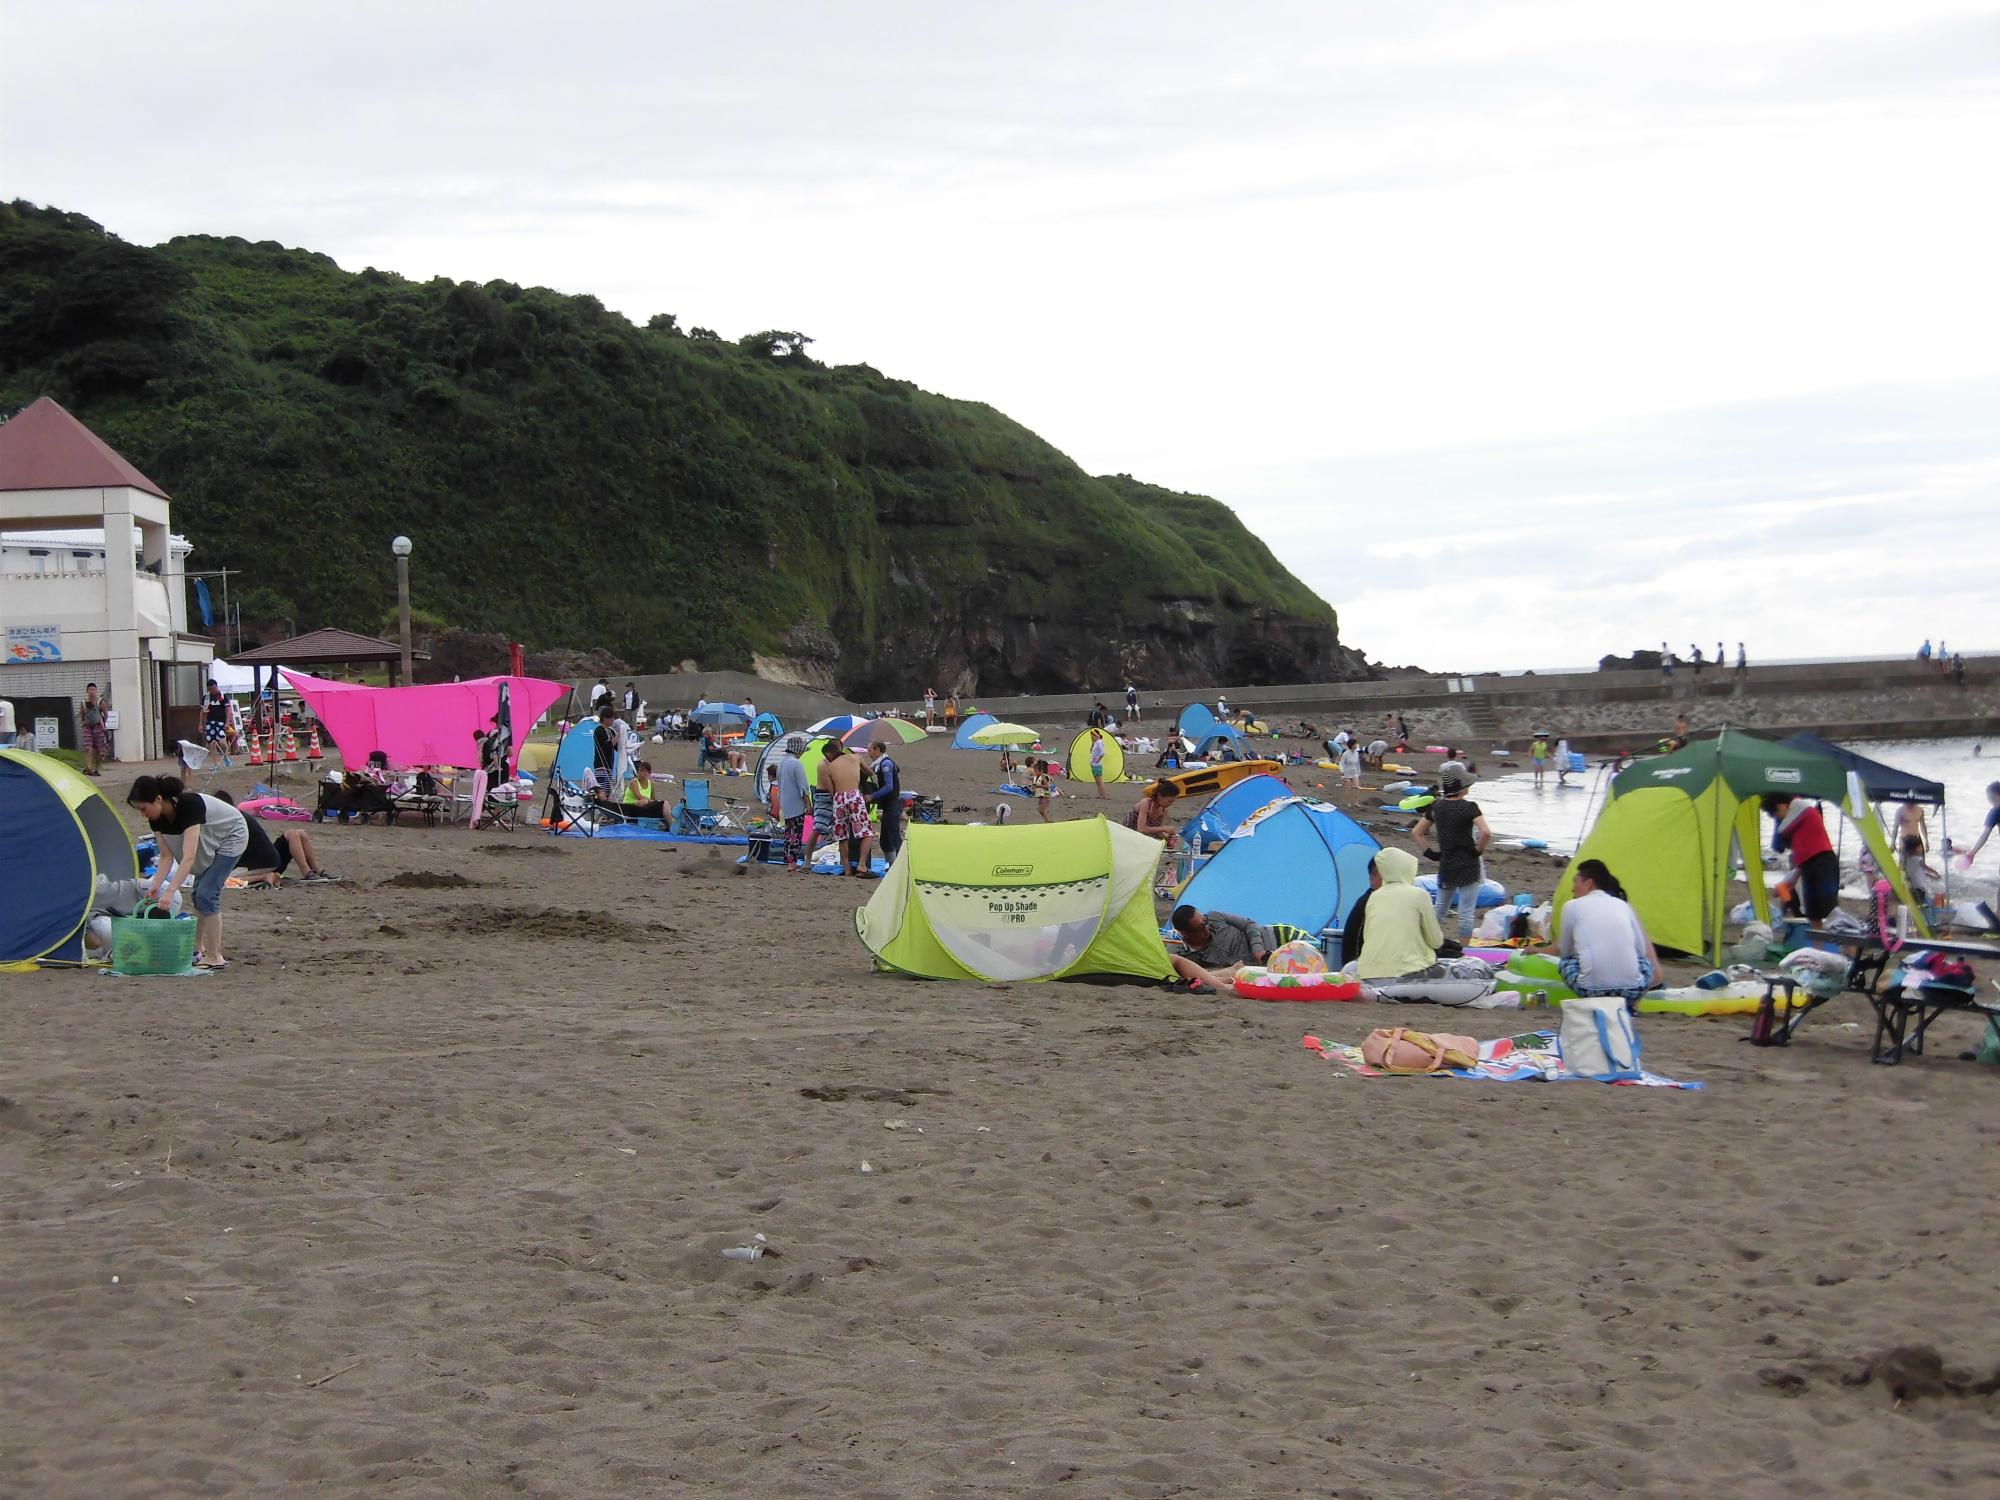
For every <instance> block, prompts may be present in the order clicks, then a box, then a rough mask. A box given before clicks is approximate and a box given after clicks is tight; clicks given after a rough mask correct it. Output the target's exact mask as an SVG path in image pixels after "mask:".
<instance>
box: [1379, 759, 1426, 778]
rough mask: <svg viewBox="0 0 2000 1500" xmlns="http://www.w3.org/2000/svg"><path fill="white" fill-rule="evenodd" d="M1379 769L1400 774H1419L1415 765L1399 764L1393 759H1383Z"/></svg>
mask: <svg viewBox="0 0 2000 1500" xmlns="http://www.w3.org/2000/svg"><path fill="white" fill-rule="evenodd" d="M1378 769H1380V770H1384V771H1392V772H1394V773H1395V774H1396V775H1398V776H1414V775H1416V774H1417V768H1416V767H1415V766H1399V765H1397V764H1396V763H1395V762H1394V761H1393V760H1385V761H1383V762H1382V764H1381V766H1380V767H1379V768H1378Z"/></svg>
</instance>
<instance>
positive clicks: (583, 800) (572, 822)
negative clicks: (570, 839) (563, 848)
mask: <svg viewBox="0 0 2000 1500" xmlns="http://www.w3.org/2000/svg"><path fill="white" fill-rule="evenodd" d="M548 776H549V795H548V800H547V802H546V803H545V804H544V805H543V809H542V816H543V818H544V819H545V820H546V821H547V823H548V825H549V829H550V831H551V832H554V833H561V832H563V831H565V830H569V829H573V830H574V831H576V832H577V833H580V834H582V835H583V836H584V837H585V838H595V837H596V836H597V830H598V829H600V828H606V827H609V826H610V825H611V824H613V823H621V822H623V821H624V819H623V818H621V817H620V816H619V815H618V814H617V813H616V812H615V811H613V810H612V809H610V808H608V807H606V806H605V805H604V804H603V803H602V802H599V801H598V800H597V799H596V798H595V797H593V796H591V795H590V793H589V792H588V791H587V790H586V789H585V788H583V787H582V786H580V785H578V784H577V783H576V782H574V781H571V780H570V779H569V778H568V777H567V776H564V775H563V774H562V773H561V772H560V771H558V770H556V768H555V767H554V766H550V767H549V771H548Z"/></svg>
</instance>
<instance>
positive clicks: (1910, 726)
mask: <svg viewBox="0 0 2000 1500" xmlns="http://www.w3.org/2000/svg"><path fill="white" fill-rule="evenodd" d="M1965 667H1966V672H1965V684H1964V686H1963V687H1960V686H1958V685H1957V684H1956V683H1955V682H1954V681H1953V679H1952V678H1951V677H1950V676H1948V675H1946V674H1943V673H1940V672H1939V671H1938V669H1937V668H1936V667H1935V666H1930V665H1925V664H1922V663H1919V662H1917V661H1914V660H1911V659H1906V658H1900V657H1899V658H1895V659H1893V660H1882V661H1858V662H1857V661H1843V662H1806V663H1788V664H1783V665H1773V666H1768V667H1751V668H1750V669H1749V670H1747V671H1746V672H1743V673H1741V674H1739V673H1737V672H1735V671H1734V670H1732V669H1724V670H1720V671H1718V670H1716V669H1715V668H1713V667H1710V668H1707V669H1706V670H1704V671H1702V672H1700V673H1696V672H1694V671H1692V670H1691V669H1689V668H1687V667H1685V666H1683V667H1679V668H1677V669H1676V670H1675V672H1674V674H1673V676H1672V677H1671V678H1668V677H1665V676H1663V675H1662V674H1661V673H1660V672H1658V671H1612V672H1550V673H1532V672H1530V673H1522V674H1519V675H1512V674H1509V675H1501V674H1499V673H1488V674H1480V675H1477V676H1471V677H1396V678H1390V679H1387V680H1385V681H1381V682H1329V683H1290V684H1282V685H1276V686H1268V687H1223V688H1219V689H1218V688H1203V689H1194V688H1188V689H1173V690H1166V691H1155V690H1149V689H1142V690H1141V692H1140V695H1139V696H1140V704H1141V713H1142V715H1143V717H1144V719H1145V720H1149V721H1160V720H1166V719H1171V718H1172V717H1173V716H1174V715H1175V714H1177V713H1178V712H1179V711H1180V708H1181V706H1182V705H1183V704H1186V703H1188V702H1191V701H1194V700H1196V699H1199V700H1201V701H1202V702H1205V703H1208V704H1210V705H1213V704H1214V702H1215V700H1216V697H1217V695H1218V693H1220V694H1221V695H1223V696H1226V697H1227V699H1228V700H1229V704H1230V707H1231V708H1232V709H1234V708H1238V707H1243V706H1248V707H1250V708H1252V709H1254V710H1255V711H1256V712H1257V714H1258V716H1259V717H1260V718H1261V719H1263V720H1264V721H1266V722H1267V723H1270V724H1272V725H1273V726H1274V727H1280V728H1288V727H1290V726H1291V725H1292V724H1293V723H1294V722H1296V721H1297V720H1300V719H1307V720H1310V721H1312V722H1313V723H1315V724H1318V725H1320V726H1321V727H1322V728H1323V729H1325V730H1326V731H1327V732H1328V733H1331V732H1332V731H1333V729H1334V728H1336V727H1339V726H1343V725H1345V726H1351V727H1353V728H1356V729H1360V730H1363V731H1370V730H1373V729H1375V728H1377V727H1379V726H1380V725H1381V723H1382V721H1383V718H1384V716H1385V715H1386V714H1390V713H1400V714H1402V715H1403V717H1404V718H1405V719H1406V720H1407V721H1408V722H1409V726H1410V732H1411V736H1412V738H1413V739H1415V740H1419V741H1422V742H1424V743H1433V744H1450V745H1460V746H1467V747H1476V748H1477V749H1480V750H1485V749H1490V748H1491V747H1492V746H1493V745H1497V744H1507V743H1515V742H1524V741H1526V740H1527V739H1528V738H1529V736H1530V735H1531V734H1532V733H1533V732H1534V731H1536V730H1538V729H1540V730H1547V731H1548V732H1549V733H1551V734H1553V735H1558V736H1567V737H1568V738H1569V739H1570V740H1571V741H1572V742H1573V743H1575V744H1577V745H1578V746H1579V748H1585V749H1612V748H1622V747H1625V746H1629V745H1637V744H1644V743H1648V742H1650V741H1652V740H1654V739H1657V738H1659V737H1661V736H1663V735H1666V734H1669V733H1671V732H1672V731H1673V728H1674V724H1675V721H1676V720H1677V719H1678V718H1680V717H1681V716H1682V715H1685V716H1686V718H1687V721H1688V727H1689V728H1690V729H1691V730H1697V731H1698V730H1703V729H1715V728H1718V727H1720V726H1721V725H1723V724H1725V723H1727V724H1731V725H1734V726H1736V727H1737V728H1740V729H1749V730H1753V731H1758V732H1764V733H1774V734H1775V733H1783V734H1789V733H1792V732H1793V731H1795V730H1800V729H1812V730H1816V731H1819V732H1821V733H1826V734H1831V735H1835V736H1839V735H1845V736H1847V737H1848V738H1850V739H1915V738H1928V737H1932V736H1942V735H1986V734H1992V735H1996V736H2000V657H1990V656H1982V657H1973V658H1968V659H1967V661H1966V664H1965ZM1098 697H1101V698H1102V699H1103V700H1104V702H1105V703H1107V704H1108V705H1110V706H1111V707H1112V709H1113V710H1114V711H1115V712H1119V713H1122V712H1123V711H1124V684H1123V683H1120V684H1118V685H1117V687H1116V688H1115V689H1107V690H1106V691H1105V692H1104V693H1102V694H1097V695H1092V694H1087V693H1070V694H1062V695H1050V696H1047V697H1026V698H1023V697H1007V698H981V699H980V700H979V706H980V707H981V708H984V709H986V710H988V711H989V712H992V713H997V714H1000V715H1002V716H1004V717H1008V718H1020V719H1023V720H1024V721H1026V722H1028V723H1031V724H1035V725H1037V727H1042V726H1044V725H1048V724H1051V723H1055V724H1060V723H1064V722H1071V721H1074V722H1076V723H1081V722H1082V720H1083V716H1084V715H1085V714H1086V713H1087V712H1089V709H1090V706H1091V704H1092V703H1093V702H1094V701H1096V698H1098Z"/></svg>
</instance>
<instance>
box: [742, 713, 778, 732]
mask: <svg viewBox="0 0 2000 1500" xmlns="http://www.w3.org/2000/svg"><path fill="white" fill-rule="evenodd" d="M784 733H785V726H784V725H783V724H782V723H780V722H779V720H778V716H777V715H776V714H774V713H772V712H770V711H769V710H768V709H767V710H765V711H764V712H763V713H760V714H759V715H757V717H756V718H754V719H752V720H751V721H750V727H749V728H748V729H746V730H744V731H743V737H744V738H745V739H750V740H775V739H782V738H783V737H784Z"/></svg>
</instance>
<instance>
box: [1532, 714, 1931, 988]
mask: <svg viewBox="0 0 2000 1500" xmlns="http://www.w3.org/2000/svg"><path fill="white" fill-rule="evenodd" d="M1774 792H1779V793H1790V794H1791V795H1792V796H1794V797H1809V798H1812V799H1814V800H1816V801H1820V802H1830V803H1832V804H1833V805H1834V806H1836V807H1838V808H1839V809H1840V811H1841V812H1842V813H1843V814H1845V815H1846V816H1847V818H1848V820H1849V821H1850V822H1852V823H1853V824H1854V826H1855V827H1856V828H1857V829H1858V830H1859V831H1860V833H1861V837H1862V838H1863V840H1865V841H1866V843H1867V845H1868V848H1869V851H1870V852H1871V853H1872V854H1873V855H1874V856H1875V862H1876V864H1877V865H1878V866H1880V867H1881V869H1882V871H1883V873H1884V875H1885V877H1886V878H1887V879H1888V881H1889V883H1890V885H1891V887H1892V888H1893V889H1894V890H1895V893H1896V896H1897V898H1898V899H1899V900H1900V901H1902V902H1903V903H1904V904H1905V905H1906V906H1910V907H1911V908H1912V910H1913V911H1915V903H1914V902H1912V901H1911V900H1910V892H1909V888H1908V887H1907V886H1906V885H1905V884H1904V883H1903V874H1902V871H1901V869H1899V868H1898V866H1897V864H1896V861H1895V859H1894V857H1893V856H1892V855H1891V854H1890V853H1889V846H1888V843H1887V841H1886V840H1885V839H1884V838H1883V836H1882V828H1881V824H1880V823H1879V822H1877V821H1876V819H1875V818H1873V817H1872V816H1867V815H1865V810H1866V808H1867V806H1868V802H1867V796H1866V794H1865V793H1864V792H1863V791H1862V789H1861V788H1860V787H1859V786H1858V785H1857V784H1856V783H1855V782H1854V780H1853V778H1852V777H1851V776H1850V775H1849V774H1848V773H1847V772H1846V771H1845V770H1843V769H1842V768H1841V766H1840V765H1839V763H1838V762H1836V761H1835V760H1834V759H1833V758H1832V757H1830V756H1827V755H1822V754H1819V753H1817V752H1815V751H1812V750H1807V749H1802V748H1800V747H1798V746H1796V745H1781V744H1778V743H1777V742H1776V741H1774V740H1766V739H1759V738H1758V737H1757V736H1756V735H1753V734H1745V733H1744V732H1743V731H1742V730H1740V729H1724V730H1723V731H1722V732H1721V733H1720V734H1719V735H1717V736H1716V737H1715V738H1714V739H1712V740H1699V741H1696V742H1695V743H1694V744H1691V745H1688V746H1685V747H1684V748H1682V749H1680V750H1676V751H1674V752H1673V754H1671V755H1660V756H1655V757H1653V758H1652V759H1650V760H1641V761H1635V762H1634V763H1633V764H1631V765H1629V766H1627V767H1626V768H1625V769H1624V770H1622V771H1620V772H1619V773H1618V775H1617V776H1616V777H1614V778H1613V779H1612V782H1611V796H1610V800H1609V801H1607V802H1606V803H1605V804H1604V810H1603V811H1602V812H1600V813H1599V814H1598V815H1597V821H1596V823H1594V824H1593V825H1592V826H1591V830H1590V833H1589V835H1588V836H1587V837H1586V838H1585V839H1584V841H1583V844H1582V846H1581V847H1580V848H1578V850H1577V851H1576V858H1575V859H1573V860H1571V861H1570V865H1569V868H1568V869H1567V870H1565V871H1564V872H1563V877H1562V881H1561V883H1560V884H1558V885H1557V887H1556V899H1555V906H1556V919H1557V921H1558V923H1560V921H1561V919H1562V916H1561V914H1562V907H1563V904H1564V903H1565V902H1566V901H1568V900H1569V895H1570V886H1571V884H1572V882H1573V881H1574V880H1575V878H1576V867H1577V865H1578V864H1579V863H1580V862H1581V861H1583V860H1586V859H1600V860H1603V861H1604V863H1605V865H1606V866H1608V867H1609V868H1610V870H1611V873H1612V874H1613V875H1615V876H1617V878H1618V882H1619V884H1621V885H1623V886H1624V887H1625V894H1626V896H1627V898H1628V899H1629V900H1630V901H1631V903H1632V908H1633V910H1635V911H1636V912H1638V914H1639V920H1640V921H1641V922H1642V923H1644V924H1645V928H1646V931H1647V932H1648V933H1649V934H1650V935H1651V936H1652V939H1653V941H1654V942H1655V943H1656V944H1658V945H1659V946H1660V947H1662V948H1672V949H1675V950H1677V951H1679V952H1682V953H1706V954H1707V955H1708V958H1709V961H1710V962H1711V963H1720V962H1721V961H1722V937H1723V923H1724V921H1725V919H1726V916H1727V914H1728V910H1729V899H1728V897H1729V877H1730V873H1731V872H1732V870H1733V869H1734V868H1735V863H1736V858H1737V856H1738V855H1739V854H1740V856H1741V857H1742V860H1743V869H1744V874H1745V876H1746V877H1747V878H1748V880H1749V882H1750V901H1751V904H1752V906H1753V907H1754V908H1755V910H1756V913H1757V916H1758V918H1759V920H1761V921H1769V920H1770V915H1771V913H1770V897H1769V894H1768V893H1767V892H1766V891H1765V889H1764V861H1763V853H1762V843H1763V840H1762V828H1761V826H1760V824H1759V822H1758V812H1759V808H1758V799H1759V798H1761V797H1764V796H1766V795H1767V794H1770V793H1774ZM1917 920H1918V922H1919V923H1920V924H1921V922H1922V920H1923V918H1922V915H1921V913H1918V914H1917Z"/></svg>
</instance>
